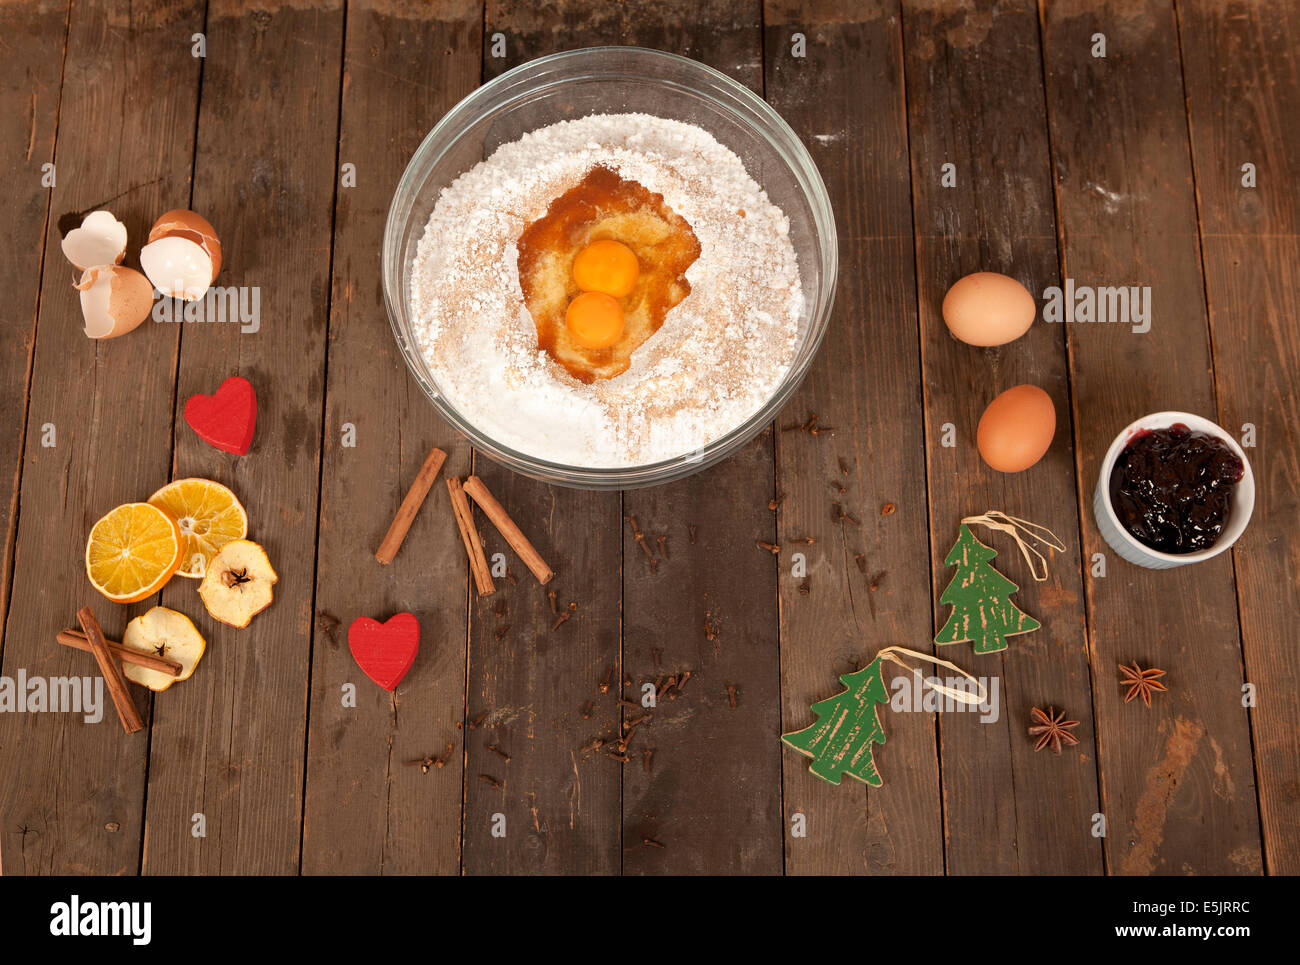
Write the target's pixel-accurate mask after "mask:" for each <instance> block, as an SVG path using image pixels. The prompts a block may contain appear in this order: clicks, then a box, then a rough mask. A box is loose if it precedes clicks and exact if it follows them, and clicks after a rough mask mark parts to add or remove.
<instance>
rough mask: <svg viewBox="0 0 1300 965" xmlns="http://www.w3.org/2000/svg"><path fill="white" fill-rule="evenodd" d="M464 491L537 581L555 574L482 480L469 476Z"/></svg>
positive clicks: (548, 579)
mask: <svg viewBox="0 0 1300 965" xmlns="http://www.w3.org/2000/svg"><path fill="white" fill-rule="evenodd" d="M465 492H466V493H467V494H468V495H469V498H470V499H472V500H474V502H476V503H478V505H479V508H480V509H482V510H483V512H484V514H485V515H486V516H487V518H488V519H490V520H491V521H492V525H493V526H495V527H496V528H497V530H498V531H499V532H500V533H501V535H502V536H504V537H505V538H506V542H507V543H509V544H510V546H511V548H512V549H513V550H514V551H515V552H516V553H518V554H519V558H520V559H521V560H523V561H524V565H525V566H527V567H528V569H530V570H531V571H532V573H533V576H535V577H537V582H538V583H542V584H546V583H549V582H551V579H552V578H553V577H554V576H555V573H554V571H552V570H551V568H550V567H549V566H547V565H546V561H545V560H544V559H542V554H541V553H539V552H537V550H535V549H533V544H532V543H530V542H528V537H526V536H525V535H524V534H523V533H522V532H521V531H520V529H519V527H518V526H516V525H515V522H514V520H512V519H511V518H510V514H509V513H507V512H506V511H505V510H504V509H502V508H501V504H500V503H499V502H497V501H496V499H495V498H494V497H493V495H492V494H491V493H490V492H488V488H487V486H485V485H483V480H481V479H479V478H478V476H470V477H469V478H468V479H466V480H465Z"/></svg>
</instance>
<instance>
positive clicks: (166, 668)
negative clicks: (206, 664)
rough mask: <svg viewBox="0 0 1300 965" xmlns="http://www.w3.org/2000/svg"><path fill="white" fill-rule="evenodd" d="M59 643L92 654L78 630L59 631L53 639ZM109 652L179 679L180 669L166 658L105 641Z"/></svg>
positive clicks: (114, 641)
mask: <svg viewBox="0 0 1300 965" xmlns="http://www.w3.org/2000/svg"><path fill="white" fill-rule="evenodd" d="M55 639H56V640H58V641H59V643H61V644H63V645H64V646H65V647H72V649H74V650H85V651H86V652H87V653H94V652H95V651H94V648H92V647H91V645H90V641H89V640H87V639H86V635H85V634H84V633H82V632H81V631H80V630H60V631H59V635H58V636H57V637H55ZM104 643H106V644H107V645H108V649H109V652H110V653H112V654H113V656H114V657H116V658H117V659H118V660H121V661H122V662H123V663H133V664H135V665H136V666H137V667H144V668H145V669H146V670H157V671H158V672H159V673H165V674H169V675H171V676H173V677H179V676H180V675H181V671H183V670H184V669H185V668H184V667H182V666H181V665H180V664H179V663H177V662H176V661H175V660H169V659H168V658H167V657H160V656H155V655H154V654H152V653H141V652H140V651H139V650H132V649H131V648H130V647H124V646H122V644H120V643H118V642H117V641H116V640H105V641H104Z"/></svg>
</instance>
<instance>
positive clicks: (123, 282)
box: [76, 265, 153, 338]
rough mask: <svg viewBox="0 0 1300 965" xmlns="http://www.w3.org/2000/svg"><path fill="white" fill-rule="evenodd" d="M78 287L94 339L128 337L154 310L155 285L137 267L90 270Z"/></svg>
mask: <svg viewBox="0 0 1300 965" xmlns="http://www.w3.org/2000/svg"><path fill="white" fill-rule="evenodd" d="M76 288H77V289H78V290H79V291H80V292H81V317H82V318H83V319H84V320H85V323H86V335H87V336H89V337H90V338H117V336H119V335H125V334H126V333H127V332H129V331H131V330H132V329H135V328H138V327H139V326H140V323H141V322H143V321H144V320H145V319H146V318H148V317H149V312H150V309H152V308H153V285H151V284H150V283H149V280H148V279H147V278H145V277H144V275H142V274H140V273H139V272H138V271H136V270H135V269H134V268H123V267H122V266H121V265H100V266H99V267H97V268H88V269H86V271H84V272H83V273H82V275H81V281H79V282H78V283H77V285H76Z"/></svg>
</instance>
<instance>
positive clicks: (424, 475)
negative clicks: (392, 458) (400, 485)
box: [375, 446, 447, 566]
mask: <svg viewBox="0 0 1300 965" xmlns="http://www.w3.org/2000/svg"><path fill="white" fill-rule="evenodd" d="M446 459H447V454H446V453H445V452H443V451H442V450H441V449H439V448H438V447H437V446H434V447H433V448H432V449H430V450H429V455H428V456H427V457H425V460H424V465H423V466H421V467H420V471H419V473H418V474H417V475H416V477H415V481H414V482H413V483H411V488H410V489H408V490H407V491H406V498H405V499H403V500H402V505H400V506H398V507H397V515H396V516H394V517H393V523H392V525H391V526H389V527H388V532H387V533H385V534H384V541H383V542H382V543H380V544H379V549H377V550H376V551H375V559H377V560H379V562H381V563H383V564H384V565H385V566H387V565H388V564H389V563H391V562H393V557H395V556H396V555H397V551H398V550H399V549H401V548H402V540H404V539H406V534H407V532H408V531H409V530H410V528H411V524H412V523H414V522H415V514H416V513H418V512H419V511H420V507H421V506H422V505H424V497H425V496H427V495H429V488H430V487H431V486H432V485H433V481H434V480H435V479H436V478H437V477H438V471H439V470H441V469H442V464H443V462H445V461H446Z"/></svg>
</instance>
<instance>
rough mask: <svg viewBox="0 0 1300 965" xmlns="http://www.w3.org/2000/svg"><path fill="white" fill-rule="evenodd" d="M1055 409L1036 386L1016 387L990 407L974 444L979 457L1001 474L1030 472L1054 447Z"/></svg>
mask: <svg viewBox="0 0 1300 965" xmlns="http://www.w3.org/2000/svg"><path fill="white" fill-rule="evenodd" d="M1055 434H1056V406H1054V405H1052V397H1051V396H1049V395H1048V394H1047V393H1046V392H1044V391H1043V390H1042V389H1040V388H1039V387H1038V386H1036V385H1017V386H1015V387H1014V388H1010V389H1007V390H1006V391H1005V392H1003V393H1002V394H1001V395H999V396H998V397H997V398H996V399H994V400H993V401H992V402H990V403H989V405H988V408H987V409H985V410H984V414H983V415H982V416H980V424H979V429H978V430H977V431H976V434H975V442H976V445H977V446H978V447H979V451H980V456H981V457H982V458H983V459H984V461H985V462H986V463H988V464H989V465H990V466H991V467H992V468H994V469H996V470H998V471H999V472H1020V471H1021V470H1023V469H1028V468H1029V467H1030V466H1032V465H1033V464H1034V463H1036V462H1038V460H1039V459H1042V458H1043V455H1044V454H1045V453H1046V452H1047V450H1048V449H1049V448H1050V447H1051V445H1052V436H1053V435H1055Z"/></svg>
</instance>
